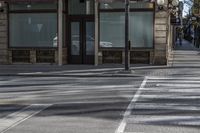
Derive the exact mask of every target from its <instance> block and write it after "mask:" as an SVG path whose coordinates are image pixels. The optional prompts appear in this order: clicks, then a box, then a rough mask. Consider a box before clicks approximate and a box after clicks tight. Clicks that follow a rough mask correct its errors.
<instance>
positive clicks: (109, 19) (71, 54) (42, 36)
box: [0, 0, 173, 65]
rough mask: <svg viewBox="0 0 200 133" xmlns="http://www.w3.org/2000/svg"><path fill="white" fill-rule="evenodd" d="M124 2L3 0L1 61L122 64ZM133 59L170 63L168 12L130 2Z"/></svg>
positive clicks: (145, 0) (152, 4) (146, 1)
mask: <svg viewBox="0 0 200 133" xmlns="http://www.w3.org/2000/svg"><path fill="white" fill-rule="evenodd" d="M124 18H125V15H124V0H4V1H1V10H0V64H13V63H28V64H36V63H55V64H59V65H62V64H95V65H98V64H104V63H120V64H121V63H124V45H125V44H124V27H125V25H124V24H125V19H124ZM129 30H130V31H129V32H130V42H131V46H130V63H133V64H134V63H142V64H144V63H146V64H167V60H168V57H169V55H170V54H169V53H170V51H171V44H172V32H173V30H171V24H170V14H169V13H168V12H167V11H164V10H163V11H162V10H158V9H157V5H156V4H155V2H152V1H149V0H141V1H131V4H130V29H129Z"/></svg>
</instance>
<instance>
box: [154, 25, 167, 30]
mask: <svg viewBox="0 0 200 133" xmlns="http://www.w3.org/2000/svg"><path fill="white" fill-rule="evenodd" d="M155 30H156V31H157V30H162V31H163V30H167V26H166V25H155Z"/></svg>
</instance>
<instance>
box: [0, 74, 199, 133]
mask: <svg viewBox="0 0 200 133" xmlns="http://www.w3.org/2000/svg"><path fill="white" fill-rule="evenodd" d="M0 88H1V89H0V133H199V132H200V89H199V88H200V78H199V77H198V76H195V77H192V76H189V75H187V76H184V75H182V76H180V75H176V76H175V75H173V76H147V77H96V78H95V77H90V78H75V77H73V78H70V77H23V76H19V77H4V76H2V77H0Z"/></svg>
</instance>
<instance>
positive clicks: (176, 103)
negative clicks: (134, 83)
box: [124, 77, 200, 133]
mask: <svg viewBox="0 0 200 133" xmlns="http://www.w3.org/2000/svg"><path fill="white" fill-rule="evenodd" d="M133 104H134V105H133V106H132V107H134V108H132V113H131V115H129V117H128V118H127V125H126V130H125V131H124V132H134V131H136V132H143V133H157V132H162V133H169V132H174V133H186V132H187V133H188V132H191V133H199V131H200V129H199V127H200V117H199V116H200V106H199V105H200V78H198V77H196V78H193V77H180V78H179V77H148V79H147V83H146V85H145V86H144V89H143V90H142V92H141V94H140V97H139V98H138V100H137V102H136V103H133ZM136 125H137V126H136ZM140 126H141V127H140ZM138 127H140V128H138ZM166 129H167V130H166ZM197 129H198V130H197Z"/></svg>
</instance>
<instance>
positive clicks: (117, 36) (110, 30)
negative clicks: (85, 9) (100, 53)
mask: <svg viewBox="0 0 200 133" xmlns="http://www.w3.org/2000/svg"><path fill="white" fill-rule="evenodd" d="M124 28H125V14H124V12H101V13H100V47H102V48H105V47H124V46H125V41H124V38H125V29H124ZM129 32H130V41H131V46H132V47H141V48H142V47H149V48H151V47H153V12H131V13H130V27H129Z"/></svg>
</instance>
